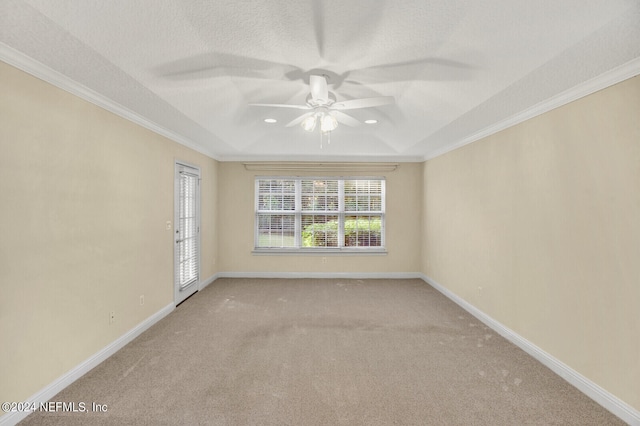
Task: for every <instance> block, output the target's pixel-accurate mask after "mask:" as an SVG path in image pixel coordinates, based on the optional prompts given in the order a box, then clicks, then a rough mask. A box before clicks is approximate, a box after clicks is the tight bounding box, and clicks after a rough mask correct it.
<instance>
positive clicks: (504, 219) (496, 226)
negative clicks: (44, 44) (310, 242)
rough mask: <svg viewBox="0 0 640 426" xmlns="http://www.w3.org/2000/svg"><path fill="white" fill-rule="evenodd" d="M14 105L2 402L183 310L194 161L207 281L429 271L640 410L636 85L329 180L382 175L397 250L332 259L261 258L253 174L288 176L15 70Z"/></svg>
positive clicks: (6, 186) (1, 157)
mask: <svg viewBox="0 0 640 426" xmlns="http://www.w3.org/2000/svg"><path fill="white" fill-rule="evenodd" d="M0 93H2V96H0V194H2V197H1V198H0V199H1V200H2V201H1V203H2V208H1V209H0V223H2V226H3V232H2V237H3V238H2V239H0V342H1V344H2V351H0V377H2V380H0V401H5V400H8V401H20V400H24V399H25V398H28V397H29V396H31V395H33V394H34V393H35V392H37V391H39V390H41V389H42V388H43V387H45V386H47V385H49V384H51V382H52V381H53V380H55V379H56V378H58V377H59V376H61V375H62V374H65V373H66V372H68V371H69V370H70V369H72V368H74V367H76V366H77V365H78V364H79V363H80V362H82V361H84V360H85V359H87V358H88V357H90V356H92V355H93V354H95V353H96V352H97V351H98V350H100V349H102V348H104V347H105V346H106V345H108V344H110V343H112V342H113V341H114V340H116V339H117V338H119V337H121V336H122V335H123V333H125V332H127V331H128V330H130V329H131V328H133V327H135V326H136V325H137V324H139V323H140V322H141V321H143V320H145V319H146V318H148V317H149V316H150V315H153V314H154V313H156V312H158V311H159V310H160V309H162V308H163V307H165V306H167V305H168V304H170V303H171V302H172V300H173V290H172V273H173V263H172V261H173V258H172V256H173V244H172V241H173V238H172V232H170V231H166V230H165V222H166V221H167V220H173V164H174V160H175V159H181V160H184V161H188V162H190V163H194V164H196V165H198V166H200V167H201V170H202V177H203V180H202V201H203V204H202V228H201V229H202V244H203V247H202V277H203V278H208V277H211V276H213V275H214V274H216V273H217V272H230V273H234V272H235V273H244V272H265V273H286V272H320V273H322V272H325V273H341V272H344V273H403V272H404V273H412V272H419V271H422V272H424V273H425V274H426V275H428V276H429V277H431V278H433V279H435V280H436V281H438V282H439V283H440V284H442V285H444V286H446V287H447V288H449V289H450V290H451V291H453V292H454V293H456V294H458V295H460V296H461V297H463V298H464V299H465V300H467V301H469V302H470V303H472V304H473V305H475V306H477V307H478V308H479V309H481V310H482V311H484V312H485V313H487V314H488V315H490V316H492V317H493V318H495V319H496V320H498V321H500V322H501V323H503V324H505V325H506V326H507V327H509V328H511V329H513V330H514V331H515V332H517V333H519V334H520V335H521V336H523V337H524V338H526V339H528V340H529V341H531V342H532V343H534V344H535V345H537V346H539V347H541V348H542V349H544V350H545V351H547V352H549V353H550V354H551V355H553V356H554V357H556V358H558V359H559V360H560V361H562V362H564V363H566V364H568V365H569V366H570V367H571V368H573V369H575V370H577V371H578V372H580V373H581V374H583V375H585V376H586V377H588V378H589V379H591V380H593V381H594V382H595V383H597V384H598V385H600V386H602V387H603V388H605V389H606V390H608V391H610V392H611V393H613V394H614V395H616V396H618V397H619V398H621V399H622V400H624V401H625V402H627V403H629V404H630V405H632V406H633V407H635V408H636V409H640V395H639V388H638V386H637V383H640V363H638V359H639V354H640V343H639V342H640V340H639V339H638V337H637V336H638V330H640V314H638V312H639V309H638V302H639V301H640V286H639V285H638V283H639V282H640V266H638V265H640V262H638V261H637V259H639V258H640V225H639V223H640V222H639V221H638V219H637V218H638V217H640V190H639V188H638V186H639V184H638V182H640V144H639V143H638V141H640V127H639V125H638V124H636V123H635V122H634V120H635V119H636V118H637V117H638V116H640V78H638V77H636V78H634V79H631V80H629V81H627V82H624V83H622V84H619V85H617V86H614V87H611V88H609V89H606V90H604V91H601V92H599V93H596V94H594V95H591V96H589V97H587V98H584V99H582V100H579V101H577V102H574V103H572V104H570V105H567V106H565V107H563V108H559V109H556V110H554V111H552V112H550V113H548V114H545V115H543V116H540V117H537V118H535V119H532V120H529V121H527V122H525V123H523V124H520V125H518V126H515V127H513V128H510V129H508V130H505V131H503V132H501V133H499V134H497V135H494V136H492V137H489V138H486V139H485V140H482V141H479V142H477V143H474V144H472V145H468V146H466V147H464V148H461V149H458V150H456V151H454V152H451V153H449V154H446V155H444V156H441V157H438V158H436V159H433V160H430V161H428V162H426V163H421V164H417V163H401V164H400V167H399V168H398V169H397V170H396V171H394V172H389V173H375V172H374V173H372V172H367V173H337V172H328V173H322V174H323V175H324V174H326V175H364V174H366V175H372V174H374V175H385V176H386V178H387V195H388V196H387V222H386V225H387V235H386V237H387V249H388V254H387V255H384V256H328V262H327V263H322V257H321V256H255V255H252V254H251V250H252V248H253V226H254V223H253V221H254V216H253V210H254V204H253V203H254V199H253V197H254V195H253V194H254V187H253V185H254V177H255V175H268V174H282V173H280V172H273V173H267V172H253V171H251V172H250V171H247V170H245V169H244V167H243V166H242V164H240V163H235V162H231V163H217V162H216V161H214V160H212V159H210V158H207V157H205V156H203V155H200V154H198V153H196V152H194V151H192V150H189V149H187V148H185V147H183V146H181V145H178V144H176V143H174V142H171V141H169V140H167V139H164V138H162V137H160V136H158V135H156V134H154V133H152V132H150V131H148V130H145V129H143V128H141V127H139V126H137V125H135V124H132V123H130V122H128V121H126V120H124V119H122V118H119V117H117V116H115V115H113V114H111V113H108V112H106V111H104V110H102V109H100V108H98V107H96V106H94V105H92V104H89V103H87V102H85V101H83V100H80V99H78V98H76V97H74V96H72V95H70V94H68V93H66V92H64V91H61V90H59V89H56V88H55V87H52V86H50V85H48V84H46V83H44V82H42V81H40V80H37V79H35V78H33V77H30V76H28V75H26V74H24V73H23V72H21V71H18V70H16V69H14V68H12V67H10V66H8V65H5V64H2V63H0ZM296 174H303V175H304V174H306V175H309V174H313V175H317V174H318V173H317V172H314V173H296ZM131 183H133V184H131ZM217 227H218V228H217ZM421 228H422V229H421ZM479 287H482V290H481V291H480V290H478V288H479ZM142 294H144V295H145V304H144V306H140V305H139V297H140V295H142ZM112 310H113V311H115V312H116V322H115V323H114V324H112V325H109V321H108V313H109V312H110V311H112Z"/></svg>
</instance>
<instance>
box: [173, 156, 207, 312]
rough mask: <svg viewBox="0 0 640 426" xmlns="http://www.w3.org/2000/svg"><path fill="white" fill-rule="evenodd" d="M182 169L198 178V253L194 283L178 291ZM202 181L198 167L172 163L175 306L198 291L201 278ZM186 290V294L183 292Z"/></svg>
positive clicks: (190, 164) (183, 163)
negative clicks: (178, 236)
mask: <svg viewBox="0 0 640 426" xmlns="http://www.w3.org/2000/svg"><path fill="white" fill-rule="evenodd" d="M183 168H189V169H192V170H193V174H195V175H197V176H198V183H197V185H196V227H197V235H196V245H197V251H198V254H197V256H198V259H197V263H198V268H197V274H198V275H197V278H196V281H195V282H194V283H193V284H191V285H189V286H188V287H186V288H185V289H182V290H181V289H180V282H179V281H180V274H179V264H180V259H179V257H180V253H179V250H178V244H179V242H178V239H177V233H178V232H179V231H180V228H179V227H180V178H179V177H180V171H181V170H182V169H183ZM201 180H202V174H201V171H200V167H199V166H198V165H196V164H192V163H188V162H186V161H182V160H175V161H174V175H173V194H174V196H173V225H174V226H173V232H172V235H171V237H172V238H173V300H174V302H175V304H176V306H177V305H179V304H180V303H182V302H184V301H185V300H186V299H187V298H189V297H190V296H192V295H193V294H194V293H195V292H197V291H198V290H199V289H200V277H201V275H200V274H201V259H202V247H201V241H200V235H201V233H200V225H201V212H200V206H201V200H200V197H201V191H200V182H201ZM185 290H186V292H184V291H185Z"/></svg>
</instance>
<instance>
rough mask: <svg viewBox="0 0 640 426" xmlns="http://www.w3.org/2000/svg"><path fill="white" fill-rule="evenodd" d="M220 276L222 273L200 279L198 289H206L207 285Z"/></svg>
mask: <svg viewBox="0 0 640 426" xmlns="http://www.w3.org/2000/svg"><path fill="white" fill-rule="evenodd" d="M218 278H220V274H213V275H211V276H210V277H209V278H207V279H204V280H200V285H199V286H198V291H200V290H204V289H205V287H207V286H208V285H209V284H211V283H212V282H214V281H215V280H217V279H218Z"/></svg>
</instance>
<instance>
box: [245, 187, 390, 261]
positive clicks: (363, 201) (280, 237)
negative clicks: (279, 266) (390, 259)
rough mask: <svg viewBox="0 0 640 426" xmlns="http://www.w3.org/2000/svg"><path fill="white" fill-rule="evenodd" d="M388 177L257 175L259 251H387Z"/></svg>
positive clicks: (256, 229)
mask: <svg viewBox="0 0 640 426" xmlns="http://www.w3.org/2000/svg"><path fill="white" fill-rule="evenodd" d="M384 198H385V181H384V178H307V177H305V178H300V177H282V178H280V177H278V178H275V177H260V178H257V179H256V224H255V247H256V250H257V251H262V250H264V251H278V249H280V250H284V251H288V250H292V249H293V250H296V251H322V250H324V251H331V250H340V251H350V250H351V251H358V252H363V251H377V252H380V251H384V204H385V203H384V201H385V200H384Z"/></svg>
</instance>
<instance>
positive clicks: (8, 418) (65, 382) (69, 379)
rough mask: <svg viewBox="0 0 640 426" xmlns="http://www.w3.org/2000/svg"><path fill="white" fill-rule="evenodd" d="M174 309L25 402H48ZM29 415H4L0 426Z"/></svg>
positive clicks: (166, 309)
mask: <svg viewBox="0 0 640 426" xmlns="http://www.w3.org/2000/svg"><path fill="white" fill-rule="evenodd" d="M175 308H176V306H175V304H174V303H173V302H172V303H170V304H169V305H167V306H165V307H164V308H162V309H160V310H159V311H158V312H156V313H155V314H153V315H151V316H150V317H149V318H147V319H146V320H144V321H142V322H141V323H140V324H138V325H137V326H135V327H134V328H132V329H131V330H129V331H128V332H126V333H125V334H123V335H122V336H120V337H119V338H118V339H116V340H115V341H113V342H112V343H110V344H109V345H107V346H105V347H104V348H103V349H102V350H100V351H98V352H97V353H95V354H94V355H92V356H91V357H89V358H88V359H86V360H85V361H84V362H82V363H80V364H79V365H77V366H76V367H74V368H73V369H71V370H70V371H69V372H67V373H66V374H64V375H62V376H60V377H58V378H57V379H56V380H54V381H53V382H52V383H50V384H49V385H47V386H46V387H44V388H43V389H41V390H40V391H39V392H37V393H36V394H34V395H32V396H31V397H30V398H27V399H26V400H25V401H29V403H35V404H36V406H38V405H40V403H44V402H47V401H49V400H50V399H51V398H53V397H54V396H55V395H57V394H58V393H59V392H60V391H62V390H63V389H64V388H66V387H67V386H69V385H70V384H72V383H73V382H75V381H76V380H78V379H79V378H80V377H82V376H83V375H84V374H86V373H88V372H89V371H90V370H91V369H92V368H94V367H96V366H97V365H98V364H100V363H101V362H102V361H104V360H105V359H107V358H109V357H110V356H111V355H113V354H115V353H116V352H118V351H119V350H120V349H122V348H123V347H124V346H125V345H126V344H127V343H129V342H131V341H132V340H133V339H135V338H136V337H138V336H139V335H140V334H142V333H143V332H144V331H145V330H147V329H148V328H149V327H151V326H152V325H154V324H155V323H157V322H158V321H160V320H161V319H162V318H164V317H165V316H167V315H168V314H170V313H171V312H172V311H173V310H174V309H175ZM29 414H31V412H17V411H14V412H9V413H6V414H5V415H3V416H2V417H0V426H5V425H6V426H8V425H15V424H16V423H18V422H19V421H21V420H23V419H24V418H25V417H27V416H28V415H29Z"/></svg>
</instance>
